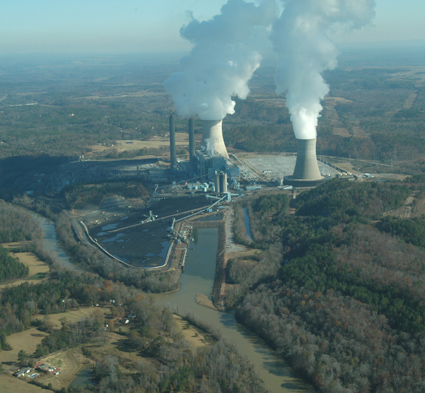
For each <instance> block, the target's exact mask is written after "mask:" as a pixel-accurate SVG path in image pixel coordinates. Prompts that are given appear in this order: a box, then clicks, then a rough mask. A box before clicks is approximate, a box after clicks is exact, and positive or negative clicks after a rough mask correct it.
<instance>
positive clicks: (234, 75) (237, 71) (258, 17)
mask: <svg viewBox="0 0 425 393" xmlns="http://www.w3.org/2000/svg"><path fill="white" fill-rule="evenodd" d="M275 18H276V4H275V0H263V1H262V2H261V4H260V5H258V6H256V5H255V4H253V3H246V2H245V1H243V0H228V2H227V4H225V5H224V6H223V7H222V8H221V14H219V15H217V16H215V17H214V18H213V19H210V20H208V21H203V22H200V21H198V20H196V19H193V20H192V21H191V22H190V23H189V24H188V25H187V26H184V27H183V28H182V29H181V30H180V34H181V36H182V37H184V38H186V39H188V40H189V41H190V42H192V43H193V44H194V47H193V49H192V51H191V53H190V54H189V55H188V56H187V57H185V58H183V59H182V60H181V62H180V66H181V69H182V71H181V72H177V73H174V74H173V75H171V77H170V78H169V79H168V80H167V81H166V82H165V89H166V91H167V92H168V93H170V94H171V95H172V97H173V101H174V105H175V107H176V110H177V112H178V114H179V115H180V116H182V117H188V116H194V115H198V116H199V117H200V118H201V119H202V120H221V119H223V118H224V117H225V116H226V115H227V114H233V113H234V112H235V110H234V108H235V102H234V101H233V100H232V97H234V96H237V97H239V98H241V99H245V98H246V97H247V96H248V94H249V88H248V82H249V80H250V79H251V78H252V75H253V73H254V71H255V70H256V69H257V68H258V67H259V66H260V62H261V59H262V56H261V52H262V50H263V49H264V47H265V46H266V44H265V43H267V40H268V30H267V28H268V27H270V26H271V24H272V23H273V21H274V20H275Z"/></svg>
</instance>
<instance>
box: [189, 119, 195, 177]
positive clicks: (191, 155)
mask: <svg viewBox="0 0 425 393" xmlns="http://www.w3.org/2000/svg"><path fill="white" fill-rule="evenodd" d="M189 162H190V169H191V170H192V172H193V171H194V170H195V165H196V162H195V131H194V129H193V119H192V118H190V119H189Z"/></svg>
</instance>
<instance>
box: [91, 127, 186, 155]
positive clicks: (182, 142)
mask: <svg viewBox="0 0 425 393" xmlns="http://www.w3.org/2000/svg"><path fill="white" fill-rule="evenodd" d="M176 145H177V146H188V145H189V138H188V134H187V133H183V132H176ZM168 146H170V139H169V137H159V136H155V137H153V138H152V139H150V140H148V141H139V140H122V141H117V142H116V144H115V145H114V146H102V145H94V146H90V149H91V150H92V152H91V153H88V157H89V156H90V155H96V153H99V152H103V153H104V152H108V151H113V150H115V151H116V152H117V153H118V154H119V153H122V152H124V151H128V152H132V151H134V150H136V151H137V150H141V149H158V148H160V147H168Z"/></svg>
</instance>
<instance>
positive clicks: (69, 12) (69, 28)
mask: <svg viewBox="0 0 425 393" xmlns="http://www.w3.org/2000/svg"><path fill="white" fill-rule="evenodd" d="M225 2H226V1H225V0H209V1H208V2H199V1H195V0H181V1H178V2H175V1H171V0H157V1H155V2H148V1H146V0H139V1H136V0H126V1H120V2H118V1H112V0H107V1H101V0H91V1H89V2H87V1H83V0H74V1H52V0H40V1H37V2H34V1H30V0H21V1H19V2H7V6H6V5H5V6H4V7H3V9H2V15H1V23H0V37H1V39H0V53H3V54H4V53H27V52H62V53H63V52H80V53H81V52H90V53H93V52H103V53H105V52H145V51H170V50H173V51H175V50H188V49H190V44H189V43H188V42H187V41H185V40H184V39H182V38H181V37H180V34H179V30H180V27H181V26H183V25H186V24H187V23H189V22H190V20H191V16H190V13H191V12H192V13H193V16H194V17H196V18H197V19H198V20H207V19H210V18H211V17H212V16H213V15H216V14H217V13H219V10H220V8H221V6H222V5H223V4H224V3H225ZM423 15H425V3H424V2H423V1H420V0H410V1H409V2H408V6H407V5H406V2H403V1H402V0H377V1H376V17H375V19H374V22H373V24H372V25H370V26H368V27H366V28H364V29H362V30H359V31H357V32H351V33H345V34H341V31H338V32H336V33H335V36H334V39H335V40H336V41H337V42H339V43H346V42H375V41H403V40H425V25H424V24H423V21H422V16H423Z"/></svg>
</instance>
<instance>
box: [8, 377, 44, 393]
mask: <svg viewBox="0 0 425 393" xmlns="http://www.w3.org/2000/svg"><path fill="white" fill-rule="evenodd" d="M50 391H51V390H46V389H43V388H41V387H39V386H36V385H33V384H30V383H28V382H26V381H24V380H22V379H20V378H16V377H14V376H12V374H8V373H3V374H0V393H20V392H25V393H46V392H50Z"/></svg>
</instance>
